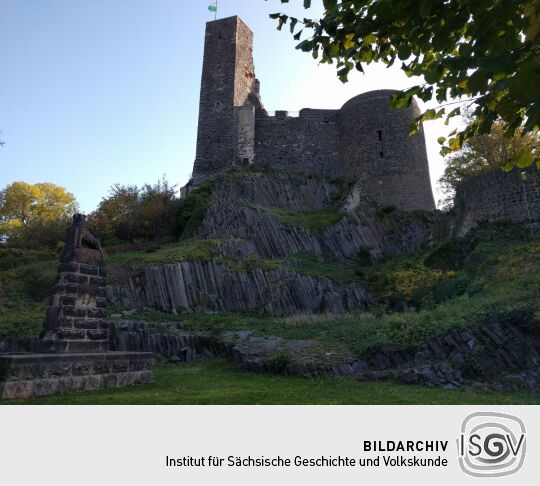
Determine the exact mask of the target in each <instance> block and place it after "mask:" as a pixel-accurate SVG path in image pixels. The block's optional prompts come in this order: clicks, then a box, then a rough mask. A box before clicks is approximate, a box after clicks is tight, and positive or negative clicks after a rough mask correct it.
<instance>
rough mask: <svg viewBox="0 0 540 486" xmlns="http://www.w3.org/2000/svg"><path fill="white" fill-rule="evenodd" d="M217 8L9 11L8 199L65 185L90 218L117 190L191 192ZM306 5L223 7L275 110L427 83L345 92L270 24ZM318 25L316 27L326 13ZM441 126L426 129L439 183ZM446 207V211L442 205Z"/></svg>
mask: <svg viewBox="0 0 540 486" xmlns="http://www.w3.org/2000/svg"><path fill="white" fill-rule="evenodd" d="M210 3H211V0H0V48H1V57H0V61H1V62H0V130H2V131H3V133H2V134H1V135H0V137H1V138H2V139H3V141H4V142H5V146H4V147H3V148H0V188H3V187H5V186H6V185H7V184H10V183H12V182H14V181H16V180H24V181H27V182H31V183H35V182H54V183H56V184H59V185H62V186H64V187H66V188H67V189H68V190H69V191H70V192H72V193H73V194H75V196H76V198H77V200H78V201H79V203H80V205H81V209H82V210H83V211H84V212H90V211H92V210H93V209H95V207H96V206H97V204H98V203H99V201H100V200H101V198H102V197H103V196H105V195H106V194H107V191H108V189H109V187H110V186H112V185H113V184H115V183H121V184H137V185H142V184H143V183H145V182H149V183H153V182H155V181H156V180H157V179H158V178H159V177H161V176H162V175H163V174H166V175H167V178H168V180H169V181H170V182H172V183H177V184H178V185H179V186H181V185H183V184H184V183H185V182H186V181H187V179H188V178H189V175H190V173H191V170H192V166H193V160H194V158H195V142H196V128H197V115H198V99H199V84H200V77H201V68H202V52H203V41H204V28H205V23H206V22H207V21H209V20H212V19H213V14H211V13H210V12H209V11H208V5H209V4H210ZM302 3H303V2H302V0H291V2H290V3H289V4H284V5H282V4H281V2H280V1H279V0H268V1H264V0H220V2H219V17H228V16H230V15H239V16H240V17H241V18H242V19H243V20H244V21H245V22H246V23H247V24H248V26H250V28H251V29H252V30H253V31H254V33H255V52H254V56H255V66H256V75H257V77H258V78H259V79H260V80H261V94H262V98H263V103H264V104H265V107H266V108H267V109H269V110H276V109H288V110H290V111H299V110H300V109H301V108H303V107H311V108H339V107H341V106H342V105H343V104H344V103H345V102H346V101H347V100H348V99H349V98H351V97H353V96H355V95H357V94H359V93H362V92H365V91H370V90H373V89H383V88H398V89H399V88H403V87H406V86H411V85H413V84H415V83H416V81H415V80H414V79H412V80H411V79H408V78H407V77H406V76H405V75H404V74H403V73H402V72H401V71H400V70H399V69H385V68H384V67H382V66H376V67H374V68H371V69H369V70H368V74H367V75H364V76H362V75H361V74H359V73H356V74H354V75H353V76H352V77H351V81H350V82H349V83H348V84H345V85H343V84H342V83H341V82H340V81H339V80H338V79H337V77H336V75H335V69H334V67H332V66H326V65H325V66H319V65H318V64H317V62H316V61H314V60H313V59H312V57H311V56H310V55H309V54H304V53H301V52H299V51H296V50H295V49H294V46H295V41H294V40H293V39H292V37H291V36H290V35H289V34H288V32H287V31H285V30H284V31H282V32H278V31H277V30H276V24H275V21H273V20H271V19H269V18H268V14H269V13H271V12H276V11H286V12H289V13H295V14H299V15H300V16H309V15H306V12H305V11H304V10H303V8H301V5H302ZM313 3H314V5H315V6H316V7H315V8H313V9H311V11H308V12H307V13H308V14H309V13H311V14H312V15H317V14H319V13H320V12H321V8H320V5H321V4H322V2H321V1H320V0H319V1H317V0H315V1H314V2H313ZM444 128H445V127H444V126H443V125H442V123H440V122H436V123H435V124H433V123H430V124H428V125H427V126H426V138H427V142H428V154H429V158H430V168H431V176H432V181H433V183H434V188H436V186H435V181H436V180H437V178H438V177H440V175H441V172H442V168H443V164H442V160H441V158H440V156H439V155H438V150H439V146H438V144H437V142H436V139H437V137H439V136H441V135H443V134H444V133H445V132H446V131H447V130H445V129H444ZM436 199H438V198H437V197H436Z"/></svg>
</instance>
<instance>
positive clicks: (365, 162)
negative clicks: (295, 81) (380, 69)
mask: <svg viewBox="0 0 540 486" xmlns="http://www.w3.org/2000/svg"><path fill="white" fill-rule="evenodd" d="M392 93H395V91H393V90H378V91H370V92H369V93H364V94H361V95H359V96H356V97H355V98H353V99H351V100H349V101H348V102H347V103H345V105H343V107H342V108H341V110H340V113H339V116H338V127H339V136H340V152H341V164H342V171H343V174H344V176H345V177H346V178H347V179H349V180H352V181H356V187H357V189H358V190H359V194H360V196H361V198H362V199H365V200H370V201H374V202H376V203H378V204H380V205H382V206H390V205H391V206H396V207H397V208H399V209H403V210H406V211H413V210H416V209H423V210H427V211H432V210H434V209H435V202H434V200H433V192H432V190H431V181H430V176H429V164H428V158H427V151H426V142H425V139H424V132H423V130H420V132H419V133H418V134H416V135H414V136H409V126H410V124H411V123H412V122H413V121H414V120H415V119H416V118H417V117H418V116H419V115H420V109H419V108H418V105H417V104H416V102H415V101H413V103H412V104H411V106H410V107H409V108H401V109H394V108H391V107H390V102H389V98H390V95H391V94H392Z"/></svg>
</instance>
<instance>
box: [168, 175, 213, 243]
mask: <svg viewBox="0 0 540 486" xmlns="http://www.w3.org/2000/svg"><path fill="white" fill-rule="evenodd" d="M211 201H212V185H211V184H210V183H209V182H205V183H204V184H201V185H200V186H199V187H197V189H195V190H193V191H192V192H191V193H190V194H189V195H188V196H187V197H186V199H184V200H183V201H182V202H181V204H180V207H179V208H178V211H177V213H176V218H175V233H176V235H177V236H178V237H180V238H182V239H188V238H192V237H194V236H195V235H196V233H197V230H198V229H199V226H200V225H201V223H202V222H203V219H204V216H205V214H206V210H207V209H208V206H210V202H211Z"/></svg>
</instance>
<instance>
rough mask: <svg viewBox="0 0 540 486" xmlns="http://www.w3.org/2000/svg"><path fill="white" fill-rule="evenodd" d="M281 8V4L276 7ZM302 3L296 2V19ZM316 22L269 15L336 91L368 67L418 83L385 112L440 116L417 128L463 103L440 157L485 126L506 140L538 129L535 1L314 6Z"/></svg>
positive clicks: (528, 160)
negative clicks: (330, 70)
mask: <svg viewBox="0 0 540 486" xmlns="http://www.w3.org/2000/svg"><path fill="white" fill-rule="evenodd" d="M281 3H288V0H281ZM311 3H312V2H311V0H304V1H303V4H304V7H305V8H306V9H309V8H310V7H311ZM323 5H324V16H323V18H321V19H319V20H314V19H308V18H305V19H299V18H295V17H290V16H288V15H287V14H284V13H276V14H272V15H271V16H270V17H271V18H274V19H276V20H277V21H278V29H280V30H281V28H282V27H283V26H284V25H286V24H288V25H289V28H290V31H291V33H292V34H293V35H294V38H295V39H296V40H298V41H300V42H299V44H298V45H297V48H298V49H300V50H302V51H304V52H310V53H311V54H312V55H313V57H314V58H315V59H319V60H320V61H321V62H323V63H330V64H333V63H334V62H336V63H337V74H338V76H339V78H340V79H341V80H342V81H343V82H346V81H347V79H348V75H349V73H350V72H351V71H352V70H353V69H356V70H358V71H360V72H363V71H364V66H365V65H366V64H370V63H372V62H382V63H384V64H386V65H387V66H392V65H393V64H396V63H401V69H402V70H403V71H404V72H405V74H406V75H407V76H409V77H411V76H420V77H423V78H424V81H425V83H423V84H418V85H416V86H414V87H412V88H410V89H407V90H405V91H402V92H400V93H397V94H396V95H394V96H393V97H392V99H391V103H392V105H393V106H394V107H395V108H400V107H404V106H408V105H410V103H411V101H412V99H413V97H414V96H417V97H418V98H420V99H421V100H423V101H425V102H428V101H431V100H435V101H437V102H438V103H439V105H440V107H439V108H437V109H429V110H426V111H425V112H424V113H423V114H422V115H421V116H420V117H419V118H418V120H417V121H416V123H415V124H414V126H412V127H411V132H412V133H414V132H415V131H417V130H418V127H419V124H420V123H421V122H422V121H425V120H432V119H437V118H442V117H445V116H446V117H447V121H448V120H449V119H450V118H452V117H454V116H457V115H459V114H460V107H459V106H457V107H456V106H455V100H462V99H464V100H470V103H471V104H472V105H473V111H472V117H471V119H470V120H469V123H468V124H467V126H466V127H465V128H464V129H461V130H455V131H453V132H452V133H451V134H450V136H449V139H448V140H447V139H446V138H444V137H441V138H440V139H439V143H440V144H441V145H442V146H443V147H442V150H441V153H442V154H443V155H446V154H448V153H450V152H451V151H456V150H459V149H460V148H461V147H462V146H463V144H464V143H465V141H466V140H468V139H470V138H471V137H474V136H476V135H482V134H488V133H490V131H491V128H492V125H493V123H495V122H499V123H501V124H502V125H501V126H503V127H504V132H505V134H506V136H508V137H512V136H513V135H514V134H515V133H516V131H518V130H519V133H528V132H531V131H535V130H538V129H539V128H540V2H538V0H341V1H340V0H323ZM534 162H536V164H537V165H538V167H539V168H540V159H538V158H534V156H533V154H532V153H531V152H530V151H527V150H524V151H520V152H518V153H516V154H515V155H514V157H513V158H512V160H510V161H509V164H508V165H507V167H512V166H518V167H526V166H529V165H531V164H532V163H534Z"/></svg>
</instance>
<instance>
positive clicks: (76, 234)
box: [40, 214, 108, 353]
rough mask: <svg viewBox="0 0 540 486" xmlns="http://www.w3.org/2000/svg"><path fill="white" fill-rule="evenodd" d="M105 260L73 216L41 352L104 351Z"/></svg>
mask: <svg viewBox="0 0 540 486" xmlns="http://www.w3.org/2000/svg"><path fill="white" fill-rule="evenodd" d="M106 274H107V272H106V269H105V259H104V257H103V250H102V248H101V244H100V242H99V240H98V239H97V238H96V237H94V236H93V235H92V234H91V233H90V232H89V231H88V229H87V228H86V218H85V216H84V215H82V214H76V215H75V216H73V224H72V226H71V227H70V228H69V229H68V230H67V232H66V244H65V247H64V250H63V251H62V253H61V255H60V265H59V266H58V275H57V277H56V281H55V286H54V295H53V296H52V298H51V300H50V302H49V308H48V309H47V314H46V317H45V322H44V325H43V332H42V334H41V336H40V337H41V339H42V341H43V344H44V351H55V352H75V353H77V352H100V351H107V349H108V340H107V325H106V323H105V319H106V318H107V300H106V293H105V286H106V283H105V277H106Z"/></svg>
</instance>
